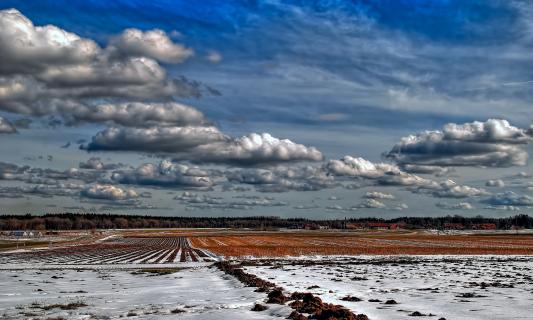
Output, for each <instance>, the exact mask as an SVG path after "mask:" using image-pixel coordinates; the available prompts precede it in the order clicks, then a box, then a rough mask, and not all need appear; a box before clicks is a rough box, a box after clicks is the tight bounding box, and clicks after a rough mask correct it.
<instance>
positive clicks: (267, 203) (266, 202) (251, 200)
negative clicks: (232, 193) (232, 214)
mask: <svg viewBox="0 0 533 320" xmlns="http://www.w3.org/2000/svg"><path fill="white" fill-rule="evenodd" d="M239 198H240V199H243V200H233V201H225V200H224V199H223V198H221V197H214V196H211V195H208V194H203V195H200V194H197V193H193V192H183V193H182V194H181V195H177V196H176V197H174V200H178V201H180V203H182V204H186V205H187V209H221V210H227V209H236V210H248V209H252V208H254V207H279V206H286V205H287V203H286V202H282V201H275V200H274V198H272V197H259V196H241V197H239Z"/></svg>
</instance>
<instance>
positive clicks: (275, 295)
mask: <svg viewBox="0 0 533 320" xmlns="http://www.w3.org/2000/svg"><path fill="white" fill-rule="evenodd" d="M287 300H289V299H288V298H287V297H286V296H285V295H284V294H283V291H282V290H281V289H280V288H276V289H274V290H272V291H270V292H269V293H268V300H267V303H276V304H285V302H287Z"/></svg>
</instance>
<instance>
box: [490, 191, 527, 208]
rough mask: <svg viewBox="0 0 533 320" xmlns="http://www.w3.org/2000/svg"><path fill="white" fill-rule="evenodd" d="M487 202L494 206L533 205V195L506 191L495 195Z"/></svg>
mask: <svg viewBox="0 0 533 320" xmlns="http://www.w3.org/2000/svg"><path fill="white" fill-rule="evenodd" d="M485 202H486V203H488V204H490V205H493V206H533V197H531V196H528V195H520V194H517V193H515V192H513V191H506V192H502V193H497V194H495V195H493V196H492V197H490V198H489V199H487V200H485Z"/></svg>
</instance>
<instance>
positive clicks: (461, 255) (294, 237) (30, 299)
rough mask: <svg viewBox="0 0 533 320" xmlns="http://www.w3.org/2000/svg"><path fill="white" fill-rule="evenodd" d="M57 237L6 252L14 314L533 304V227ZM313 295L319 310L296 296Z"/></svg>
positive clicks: (501, 312)
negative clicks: (476, 230) (512, 229)
mask: <svg viewBox="0 0 533 320" xmlns="http://www.w3.org/2000/svg"><path fill="white" fill-rule="evenodd" d="M46 240H47V241H42V240H38V239H37V240H36V239H34V240H33V243H36V242H40V244H39V246H32V245H28V246H19V249H17V250H13V247H12V246H11V247H10V249H9V250H4V251H3V252H0V281H2V284H3V286H2V288H1V289H0V316H2V318H3V319H86V318H91V319H119V318H125V317H126V318H128V319H130V318H131V319H147V318H149V319H167V318H169V317H180V318H186V319H226V318H231V319H283V318H287V316H288V315H289V314H291V312H292V313H293V314H294V312H297V313H298V312H302V314H300V315H301V316H302V317H299V316H300V315H299V316H298V317H299V318H298V319H306V318H303V317H308V316H310V315H311V313H312V312H315V315H314V316H316V312H319V311H317V310H328V312H340V313H349V312H353V313H354V314H355V313H357V314H358V318H357V319H366V316H368V317H369V318H370V319H371V320H373V319H410V318H411V316H412V315H422V316H423V315H426V316H433V315H434V316H436V318H435V319H439V318H441V317H442V318H447V319H487V318H490V316H491V315H497V316H498V319H519V318H527V317H528V315H529V311H530V310H529V309H530V307H529V306H530V304H531V301H532V300H533V298H532V297H531V293H532V292H533V269H532V268H531V267H530V266H531V263H533V260H532V256H531V254H533V236H532V235H531V234H529V233H528V232H527V231H524V232H521V233H509V232H479V233H472V232H457V233H453V234H449V233H448V234H442V233H440V234H438V233H436V232H432V231H429V230H421V231H405V230H404V231H385V230H372V231H371V230H365V231H337V230H321V231H305V230H299V231H292V230H284V231H275V232H274V231H252V230H242V229H241V230H235V229H134V230H105V231H104V230H103V231H99V232H93V233H83V232H59V233H57V234H56V235H55V236H50V237H49V238H47V239H46ZM5 241H8V242H9V241H11V243H12V242H13V241H15V240H13V239H11V240H5ZM16 241H19V243H20V242H22V243H24V241H26V239H18V240H16ZM30 242H31V241H29V242H28V243H30ZM216 262H218V264H216V265H215V264H214V263H216ZM221 265H225V266H226V267H221ZM228 266H229V267H228ZM228 270H229V271H228ZM240 281H242V282H240ZM253 287H257V288H253ZM276 287H280V288H282V291H281V292H280V293H279V295H280V296H278V297H277V298H276V299H273V298H272V297H271V295H272V293H273V292H275V290H276V289H275V288H276ZM267 293H268V298H267ZM304 293H305V294H306V295H309V296H311V297H313V298H312V299H313V301H315V302H313V303H316V305H315V307H314V308H315V309H309V308H307V307H305V302H302V301H303V300H299V301H292V300H291V299H297V298H294V297H302V296H303V295H304ZM266 301H271V302H272V301H274V302H272V303H265V302H266ZM508 302H512V305H513V309H511V308H510V307H509V306H510V305H511V304H510V303H508ZM302 304H303V305H302ZM258 305H259V307H258ZM316 306H319V307H316ZM317 308H318V309H317ZM320 308H322V309H320ZM293 309H295V310H296V311H295V310H293ZM313 310H314V311H313ZM295 317H296V316H295ZM319 319H320V318H319ZM338 319H345V318H343V317H341V318H338ZM346 319H348V318H346ZM350 319H351V318H350ZM354 319H355V318H354Z"/></svg>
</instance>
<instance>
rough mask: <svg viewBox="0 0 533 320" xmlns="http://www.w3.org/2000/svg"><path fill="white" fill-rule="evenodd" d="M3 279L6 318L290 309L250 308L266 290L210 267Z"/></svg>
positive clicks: (226, 314)
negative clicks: (257, 288) (247, 285)
mask: <svg viewBox="0 0 533 320" xmlns="http://www.w3.org/2000/svg"><path fill="white" fill-rule="evenodd" d="M0 284H1V286H0V318H1V319H5V320H9V319H118V318H124V317H127V318H128V319H171V318H176V317H178V318H180V319H279V318H280V317H286V316H287V314H288V313H290V311H289V308H288V307H285V306H278V305H271V306H270V307H269V309H268V310H266V311H263V312H253V311H250V309H251V308H252V307H253V305H254V303H255V302H256V301H262V300H264V298H265V294H261V293H256V292H254V291H253V288H247V287H243V285H242V284H241V283H240V282H238V281H237V280H235V279H234V278H232V277H230V276H227V275H225V274H223V273H222V272H221V271H218V270H217V269H215V268H207V267H198V268H187V269H181V270H178V271H177V272H175V273H170V274H157V273H143V272H134V271H131V270H130V271H125V270H79V271H77V270H43V271H40V270H23V271H20V270H16V271H15V270H14V271H6V270H4V271H0ZM77 303H80V304H82V305H87V306H77V305H76V304H77ZM69 304H70V306H69ZM62 308H63V309H72V310H62Z"/></svg>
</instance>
